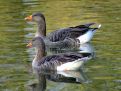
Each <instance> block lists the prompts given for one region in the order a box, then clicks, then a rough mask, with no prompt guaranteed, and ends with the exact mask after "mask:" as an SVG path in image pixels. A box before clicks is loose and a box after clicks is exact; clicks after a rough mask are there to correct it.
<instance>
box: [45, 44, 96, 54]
mask: <svg viewBox="0 0 121 91" xmlns="http://www.w3.org/2000/svg"><path fill="white" fill-rule="evenodd" d="M46 50H47V52H48V54H57V53H66V52H78V53H91V54H92V55H95V53H94V51H95V50H94V48H93V46H92V44H91V43H85V44H81V45H78V46H75V47H72V48H70V47H69V48H60V49H59V48H46Z"/></svg>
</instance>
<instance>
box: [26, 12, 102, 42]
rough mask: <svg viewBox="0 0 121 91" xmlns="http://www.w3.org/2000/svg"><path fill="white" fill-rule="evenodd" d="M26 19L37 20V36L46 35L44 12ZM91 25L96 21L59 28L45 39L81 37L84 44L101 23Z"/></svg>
mask: <svg viewBox="0 0 121 91" xmlns="http://www.w3.org/2000/svg"><path fill="white" fill-rule="evenodd" d="M25 19H26V20H30V21H35V22H36V23H37V24H38V30H37V32H36V34H35V37H38V36H44V37H45V36H46V21H45V17H44V15H43V14H42V13H35V14H33V15H31V16H28V17H26V18H25ZM91 25H95V23H89V24H84V25H78V26H75V27H68V28H63V29H59V30H56V31H53V32H51V33H50V34H48V35H47V36H46V38H45V39H47V40H49V41H51V42H59V41H63V40H64V39H66V38H72V39H79V43H80V44H83V43H86V42H89V41H90V40H91V39H92V37H93V35H94V33H95V32H94V31H96V30H97V29H99V28H100V27H101V25H100V24H99V25H98V26H97V27H95V28H90V26H91Z"/></svg>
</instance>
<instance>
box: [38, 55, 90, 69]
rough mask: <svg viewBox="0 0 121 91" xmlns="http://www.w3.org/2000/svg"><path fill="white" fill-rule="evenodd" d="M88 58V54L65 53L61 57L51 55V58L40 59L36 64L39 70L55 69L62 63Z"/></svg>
mask: <svg viewBox="0 0 121 91" xmlns="http://www.w3.org/2000/svg"><path fill="white" fill-rule="evenodd" d="M87 56H90V53H83V54H80V53H67V54H61V55H52V56H46V57H44V58H43V59H41V60H40V61H39V63H38V66H39V67H40V68H41V69H45V68H46V69H51V70H54V69H56V67H57V66H60V65H62V64H64V63H68V62H73V61H75V60H78V59H81V58H83V57H87Z"/></svg>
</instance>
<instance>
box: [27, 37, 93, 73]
mask: <svg viewBox="0 0 121 91" xmlns="http://www.w3.org/2000/svg"><path fill="white" fill-rule="evenodd" d="M27 47H35V51H36V55H35V58H34V60H33V61H32V67H33V68H35V69H38V70H39V69H40V70H57V71H65V70H79V69H80V67H81V66H82V65H83V64H84V63H85V62H86V61H87V60H89V59H90V58H89V57H90V55H91V53H82V54H81V53H73V52H70V53H69V52H68V53H62V54H55V55H50V56H45V43H44V40H43V38H42V37H35V38H33V39H32V41H31V42H29V43H28V45H27Z"/></svg>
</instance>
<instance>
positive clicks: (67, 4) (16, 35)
mask: <svg viewBox="0 0 121 91" xmlns="http://www.w3.org/2000/svg"><path fill="white" fill-rule="evenodd" d="M36 11H41V12H42V13H44V15H45V17H46V21H47V32H51V31H53V30H55V29H59V28H64V27H68V26H75V25H79V24H83V23H88V22H96V23H101V24H102V27H101V29H100V31H97V32H96V34H95V36H94V37H93V39H92V41H91V43H92V44H93V46H94V48H95V52H96V58H95V59H94V60H91V61H89V62H88V63H86V65H85V73H86V75H87V77H88V78H89V80H91V83H88V84H86V83H84V84H83V83H82V84H78V85H77V84H71V83H68V84H65V83H64V84H61V85H60V88H61V89H58V90H52V88H55V87H57V85H58V84H59V83H55V82H51V81H48V82H47V90H49V89H51V90H52V91H120V90H121V38H120V37H121V0H63V1H62V0H6V1H5V0H0V91H26V90H27V87H26V84H28V82H29V81H32V80H35V77H34V75H33V73H32V70H31V62H30V61H31V60H32V59H31V57H30V54H29V53H28V49H27V48H26V43H27V41H28V40H29V39H31V38H32V37H33V34H34V32H35V30H36V27H37V26H36V25H33V24H28V23H26V22H25V21H24V17H25V16H27V15H29V14H32V13H33V12H36ZM33 30H34V31H33Z"/></svg>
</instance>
